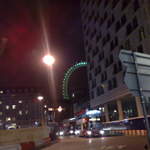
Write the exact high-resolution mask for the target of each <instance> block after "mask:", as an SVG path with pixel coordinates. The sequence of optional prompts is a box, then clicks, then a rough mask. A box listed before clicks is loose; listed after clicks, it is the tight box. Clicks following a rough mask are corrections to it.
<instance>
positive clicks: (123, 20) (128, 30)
mask: <svg viewBox="0 0 150 150" xmlns="http://www.w3.org/2000/svg"><path fill="white" fill-rule="evenodd" d="M114 20H115V19H114V15H112V16H111V18H110V20H109V21H108V24H107V27H110V22H111V23H113V22H114ZM126 21H127V18H126V15H122V17H121V19H120V20H118V21H117V22H116V25H115V26H116V27H115V31H116V32H117V31H119V29H121V27H123V26H124V25H125V24H126ZM86 26H87V24H85V25H84V26H83V28H84V31H86V36H88V35H89V33H90V31H91V28H89V29H87V30H86ZM137 26H138V20H137V17H136V16H135V17H134V18H133V20H132V23H129V24H128V25H127V26H126V35H127V36H128V35H129V34H130V33H131V32H132V31H133V30H134V29H136V27H137ZM93 37H96V43H98V42H99V41H100V39H101V38H102V34H101V32H100V31H98V32H97V30H96V29H94V31H93V32H91V35H90V39H92V38H93ZM110 37H111V35H110V34H109V33H108V34H107V36H105V37H103V39H102V45H103V46H104V45H105V44H106V43H107V42H108V41H109V40H110ZM88 43H89V42H88V40H86V41H85V45H88ZM90 50H91V48H90V46H89V48H88V52H89V51H90Z"/></svg>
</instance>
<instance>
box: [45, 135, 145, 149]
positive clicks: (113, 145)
mask: <svg viewBox="0 0 150 150" xmlns="http://www.w3.org/2000/svg"><path fill="white" fill-rule="evenodd" d="M146 142H147V141H146V137H142V136H116V137H101V138H79V137H73V136H72V137H64V138H60V140H59V142H58V143H55V144H52V145H50V146H49V147H46V148H43V149H42V150H144V145H145V144H146Z"/></svg>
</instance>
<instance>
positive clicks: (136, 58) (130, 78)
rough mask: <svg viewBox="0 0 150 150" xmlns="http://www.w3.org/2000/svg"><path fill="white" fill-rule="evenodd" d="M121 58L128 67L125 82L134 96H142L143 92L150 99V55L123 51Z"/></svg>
mask: <svg viewBox="0 0 150 150" xmlns="http://www.w3.org/2000/svg"><path fill="white" fill-rule="evenodd" d="M119 58H120V60H121V62H122V63H123V64H124V65H125V66H126V73H125V77H124V81H125V83H126V85H127V87H128V88H129V89H130V91H131V92H132V93H133V95H135V96H140V91H141V92H142V93H143V95H144V96H145V97H150V55H147V54H143V53H137V52H132V51H127V50H121V52H120V54H119ZM137 74H138V80H139V84H140V88H139V85H138V80H137Z"/></svg>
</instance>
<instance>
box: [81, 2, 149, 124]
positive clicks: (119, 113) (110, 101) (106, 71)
mask: <svg viewBox="0 0 150 150" xmlns="http://www.w3.org/2000/svg"><path fill="white" fill-rule="evenodd" d="M149 8H150V1H148V0H81V19H82V25H83V34H84V46H85V54H86V60H87V62H89V65H88V67H87V72H88V84H89V95H90V106H91V108H96V109H98V108H99V109H100V110H101V109H102V110H104V112H105V113H103V114H104V115H103V116H101V118H103V121H105V122H112V121H117V120H118V121H119V120H124V119H129V118H131V119H132V118H140V117H142V116H143V111H142V106H141V102H140V98H139V97H134V96H132V94H131V93H130V91H129V90H128V89H127V87H126V85H125V84H124V82H123V75H124V71H125V69H124V67H123V66H122V64H121V62H120V60H119V57H118V56H119V52H120V50H121V49H127V50H132V51H136V52H141V53H147V54H149V53H150V38H149V37H150V9H149ZM147 108H149V106H148V104H147Z"/></svg>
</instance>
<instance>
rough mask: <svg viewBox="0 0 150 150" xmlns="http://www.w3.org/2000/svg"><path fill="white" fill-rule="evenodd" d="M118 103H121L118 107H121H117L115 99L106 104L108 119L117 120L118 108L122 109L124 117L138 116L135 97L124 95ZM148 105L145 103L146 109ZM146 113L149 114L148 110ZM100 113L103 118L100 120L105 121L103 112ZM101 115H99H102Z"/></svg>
mask: <svg viewBox="0 0 150 150" xmlns="http://www.w3.org/2000/svg"><path fill="white" fill-rule="evenodd" d="M120 103H121V105H120V106H119V107H121V108H118V105H117V101H111V102H109V103H108V104H107V110H108V118H109V121H115V120H119V109H120V110H122V112H123V118H124V119H128V118H131V117H137V116H138V111H137V105H136V100H135V97H124V99H122V100H121V101H120ZM149 107H150V105H147V110H149ZM100 108H101V107H100ZM103 108H104V107H103ZM104 112H105V109H104ZM148 114H150V111H149V113H148ZM101 115H103V117H104V118H103V120H101V121H103V122H105V121H106V118H105V113H101ZM101 115H100V117H102V116H101Z"/></svg>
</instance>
